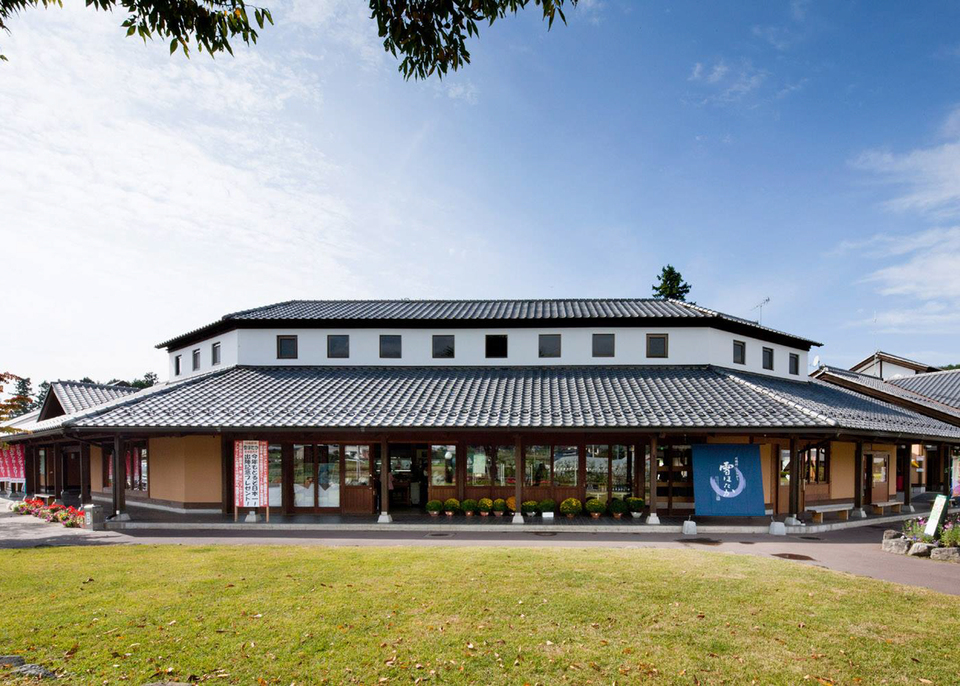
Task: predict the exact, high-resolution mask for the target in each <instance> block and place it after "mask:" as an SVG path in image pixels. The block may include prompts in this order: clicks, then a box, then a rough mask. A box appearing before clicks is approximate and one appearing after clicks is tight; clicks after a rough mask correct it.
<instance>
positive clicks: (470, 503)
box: [460, 498, 477, 517]
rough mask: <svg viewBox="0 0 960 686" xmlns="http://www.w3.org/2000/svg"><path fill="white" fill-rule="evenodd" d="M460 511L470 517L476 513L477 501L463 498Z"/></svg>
mask: <svg viewBox="0 0 960 686" xmlns="http://www.w3.org/2000/svg"><path fill="white" fill-rule="evenodd" d="M460 509H461V510H463V514H465V515H467V516H468V517H472V516H473V513H474V512H476V511H477V501H476V500H474V499H473V498H464V500H463V502H462V503H460Z"/></svg>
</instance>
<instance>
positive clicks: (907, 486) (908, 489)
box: [900, 444, 914, 512]
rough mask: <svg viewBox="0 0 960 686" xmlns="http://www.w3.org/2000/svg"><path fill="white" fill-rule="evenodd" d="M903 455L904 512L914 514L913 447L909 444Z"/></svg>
mask: <svg viewBox="0 0 960 686" xmlns="http://www.w3.org/2000/svg"><path fill="white" fill-rule="evenodd" d="M903 453H904V455H903V466H902V467H901V468H900V470H901V473H902V474H903V510H904V512H913V511H914V509H913V475H912V471H913V446H912V445H909V444H908V445H907V449H906V450H904V451H903Z"/></svg>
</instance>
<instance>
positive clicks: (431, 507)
mask: <svg viewBox="0 0 960 686" xmlns="http://www.w3.org/2000/svg"><path fill="white" fill-rule="evenodd" d="M442 509H443V503H441V502H440V501H439V500H431V501H429V502H427V512H440V511H441V510H442Z"/></svg>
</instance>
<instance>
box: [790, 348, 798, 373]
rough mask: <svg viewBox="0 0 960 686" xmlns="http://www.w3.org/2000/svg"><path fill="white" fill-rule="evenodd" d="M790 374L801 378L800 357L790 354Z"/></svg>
mask: <svg viewBox="0 0 960 686" xmlns="http://www.w3.org/2000/svg"><path fill="white" fill-rule="evenodd" d="M790 373H791V374H793V375H794V376H800V356H799V355H797V354H796V353H790Z"/></svg>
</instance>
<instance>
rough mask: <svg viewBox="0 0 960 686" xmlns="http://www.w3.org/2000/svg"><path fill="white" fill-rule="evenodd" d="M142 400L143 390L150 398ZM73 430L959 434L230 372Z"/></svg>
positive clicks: (455, 387) (756, 403) (536, 383)
mask: <svg viewBox="0 0 960 686" xmlns="http://www.w3.org/2000/svg"><path fill="white" fill-rule="evenodd" d="M151 390H153V389H151ZM68 425H69V426H72V427H77V428H82V429H88V430H89V429H97V428H102V429H182V430H190V429H193V430H221V429H223V430H230V429H242V428H251V429H255V428H263V429H271V428H302V429H310V430H314V429H325V428H326V429H361V428H363V429H377V428H391V429H398V428H400V429H446V428H449V429H457V428H476V429H537V428H544V429H569V428H573V429H603V428H607V429H657V428H663V429H670V430H684V429H688V430H693V431H695V430H698V429H704V430H710V429H724V430H726V429H749V430H764V429H767V430H771V431H778V430H788V429H789V430H807V431H816V432H818V433H825V432H829V433H835V432H840V431H842V430H844V429H846V430H851V431H870V432H876V433H879V434H896V435H904V436H916V437H944V438H952V439H960V428H957V427H953V426H950V425H949V424H946V423H943V422H940V421H938V420H936V419H931V418H928V417H924V416H922V415H920V414H918V413H916V412H913V411H911V410H908V409H904V408H901V407H897V406H895V405H893V404H891V403H887V402H883V401H881V400H876V399H873V398H869V397H867V396H864V395H861V394H858V393H854V392H852V391H848V390H846V389H842V388H839V387H836V386H832V385H829V384H826V383H823V382H820V381H817V380H808V381H789V380H785V379H777V378H773V377H769V376H763V375H759V374H747V373H739V372H733V371H730V370H725V369H720V368H716V367H709V366H696V367H694V366H690V367H682V366H675V367H668V366H657V367H592V366H591V367H349V368H343V367H339V368H334V367H232V368H229V369H225V370H222V371H218V372H212V373H208V374H206V375H203V376H199V377H195V378H193V379H187V380H184V381H180V382H177V383H175V384H171V385H170V386H168V387H166V388H162V389H159V390H156V391H155V392H152V393H150V394H148V395H143V396H141V397H137V398H131V399H128V400H126V401H120V402H118V403H115V404H113V405H112V406H111V407H110V408H106V409H104V410H102V411H94V412H88V413H85V414H84V415H83V416H81V417H77V418H75V419H73V420H71V421H69V422H68Z"/></svg>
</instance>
